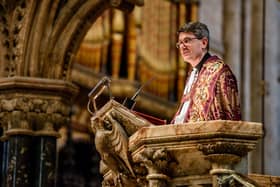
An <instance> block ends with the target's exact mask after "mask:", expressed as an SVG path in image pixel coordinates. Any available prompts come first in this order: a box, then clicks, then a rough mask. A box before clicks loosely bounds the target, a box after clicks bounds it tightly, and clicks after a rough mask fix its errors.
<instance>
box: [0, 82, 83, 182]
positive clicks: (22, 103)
mask: <svg viewBox="0 0 280 187" xmlns="http://www.w3.org/2000/svg"><path fill="white" fill-rule="evenodd" d="M0 92H1V96H0V106H1V107H0V109H1V110H0V116H1V119H0V120H1V125H2V128H3V135H2V137H1V140H2V150H3V155H2V168H1V171H2V172H1V173H2V175H1V182H2V186H21V187H25V186H26V187H30V186H40V187H47V186H55V182H56V168H57V167H56V164H57V163H56V160H57V159H56V139H57V137H59V133H58V132H57V131H58V129H59V128H60V126H61V125H63V124H66V123H68V122H69V120H68V119H69V114H70V107H71V103H72V98H73V97H74V96H75V95H76V94H77V92H78V89H77V88H76V87H75V86H74V85H72V84H71V83H68V82H66V81H59V80H49V79H38V78H20V77H13V78H3V79H0Z"/></svg>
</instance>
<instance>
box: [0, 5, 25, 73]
mask: <svg viewBox="0 0 280 187" xmlns="http://www.w3.org/2000/svg"><path fill="white" fill-rule="evenodd" d="M25 16H26V1H25V0H20V1H13V2H10V1H7V2H6V1H4V2H3V1H1V2H0V26H1V32H0V40H1V45H2V47H3V48H2V49H4V51H3V56H4V58H3V60H4V62H5V63H4V64H5V65H4V67H3V68H4V76H6V77H11V76H15V75H16V73H17V63H18V60H19V58H20V55H21V52H20V50H21V49H20V47H19V46H20V42H21V40H22V39H23V38H21V36H20V32H21V30H22V29H23V21H24V19H25Z"/></svg>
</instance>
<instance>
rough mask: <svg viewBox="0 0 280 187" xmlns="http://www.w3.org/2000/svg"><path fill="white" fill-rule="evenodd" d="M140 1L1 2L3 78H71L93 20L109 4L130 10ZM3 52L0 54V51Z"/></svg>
mask: <svg viewBox="0 0 280 187" xmlns="http://www.w3.org/2000/svg"><path fill="white" fill-rule="evenodd" d="M134 4H137V5H142V4H143V2H142V1H141V0H88V1H86V0H83V1H81V0H71V1H67V0H60V1H58V0H57V1H51V0H43V1H27V0H21V1H14V2H13V3H11V2H10V1H9V2H5V1H2V2H0V12H1V14H0V18H1V27H2V28H3V29H2V31H1V34H0V37H1V38H0V39H1V40H3V41H4V42H3V44H4V45H2V46H1V48H0V49H1V50H0V56H1V61H3V62H4V66H2V69H1V73H0V75H1V76H2V77H12V76H25V77H41V78H50V79H63V80H69V79H70V77H69V76H70V73H69V72H70V70H71V63H72V60H73V57H74V54H75V53H76V51H77V49H78V47H79V45H80V43H81V41H82V39H83V37H84V35H85V34H86V32H87V30H88V29H89V27H90V26H91V25H92V23H93V22H94V21H95V20H96V19H97V18H98V17H99V16H100V15H101V14H102V13H103V11H105V10H106V9H108V8H110V7H115V8H119V9H122V10H125V11H131V10H132V9H133V8H134ZM1 53H2V54H1Z"/></svg>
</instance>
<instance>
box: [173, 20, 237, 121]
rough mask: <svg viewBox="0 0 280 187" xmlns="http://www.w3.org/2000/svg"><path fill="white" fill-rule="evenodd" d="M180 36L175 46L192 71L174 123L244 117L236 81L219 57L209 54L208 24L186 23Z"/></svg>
mask: <svg viewBox="0 0 280 187" xmlns="http://www.w3.org/2000/svg"><path fill="white" fill-rule="evenodd" d="M177 35H178V42H177V43H176V47H177V48H178V49H179V51H180V54H181V57H182V58H183V60H184V62H186V63H189V64H190V65H191V67H192V71H191V73H190V74H189V76H188V78H187V80H186V85H185V88H184V92H183V96H182V98H181V102H180V105H179V108H178V110H177V112H176V114H175V116H174V118H173V119H172V121H171V123H172V124H178V123H186V122H194V121H208V120H241V112H240V103H239V96H238V88H237V80H236V78H235V76H234V74H233V72H232V71H231V69H230V67H229V66H228V65H227V64H225V63H224V61H223V60H222V59H221V58H220V57H218V56H216V55H211V54H210V53H209V30H208V27H207V25H205V24H204V23H201V22H190V23H186V24H185V25H183V26H182V27H181V28H179V30H178V32H177Z"/></svg>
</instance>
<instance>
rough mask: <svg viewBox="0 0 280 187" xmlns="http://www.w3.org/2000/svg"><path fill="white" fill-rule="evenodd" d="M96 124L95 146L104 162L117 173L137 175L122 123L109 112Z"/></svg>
mask: <svg viewBox="0 0 280 187" xmlns="http://www.w3.org/2000/svg"><path fill="white" fill-rule="evenodd" d="M94 126H95V127H94V128H95V146H96V149H97V151H98V152H99V154H100V156H101V159H102V161H103V162H104V164H106V165H107V167H108V168H110V169H111V170H112V171H113V172H114V174H115V175H117V173H121V174H125V175H126V176H132V177H135V174H134V172H133V169H132V166H131V164H130V161H129V158H128V137H127V134H126V132H125V131H124V129H123V127H122V126H121V124H120V123H119V122H118V121H117V120H115V119H114V118H113V117H112V115H111V114H110V113H108V114H106V117H105V119H104V120H99V121H98V122H97V124H94ZM118 178H119V177H118ZM118 180H119V179H118Z"/></svg>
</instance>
